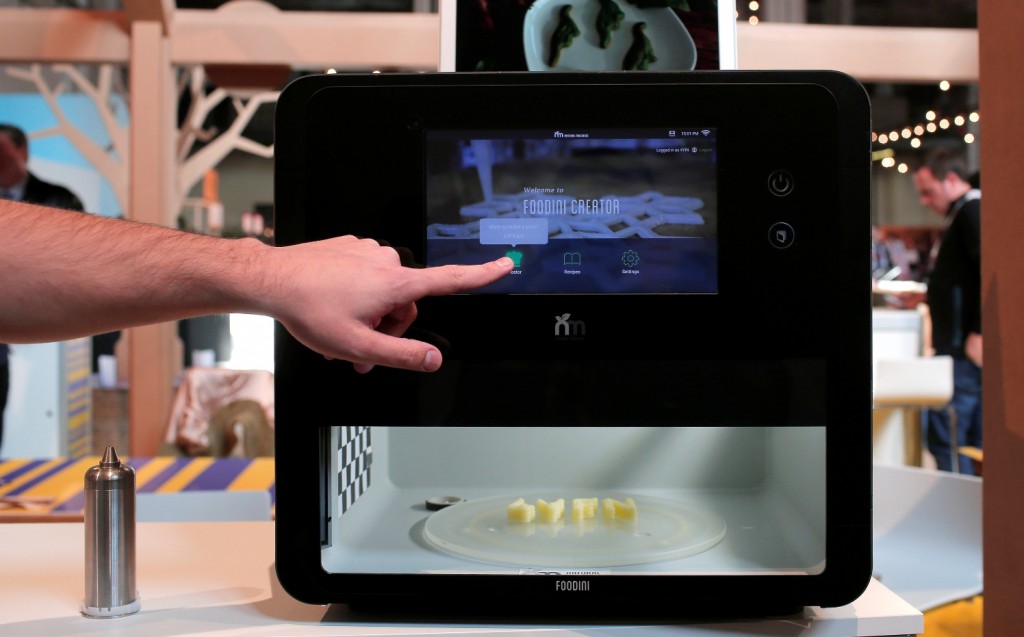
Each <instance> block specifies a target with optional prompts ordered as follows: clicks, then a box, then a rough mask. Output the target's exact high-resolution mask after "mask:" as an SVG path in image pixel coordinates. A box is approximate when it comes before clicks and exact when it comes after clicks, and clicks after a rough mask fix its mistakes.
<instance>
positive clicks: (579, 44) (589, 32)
mask: <svg viewBox="0 0 1024 637" xmlns="http://www.w3.org/2000/svg"><path fill="white" fill-rule="evenodd" d="M567 4H568V5H572V18H573V21H574V22H575V23H576V26H577V27H578V28H579V30H580V34H579V35H578V36H576V38H575V39H574V40H573V42H572V45H571V46H569V47H567V48H565V49H563V50H562V54H561V56H560V59H559V61H558V64H557V65H556V66H554V67H552V66H548V60H549V50H550V46H551V35H552V34H553V33H554V31H555V27H557V26H558V13H559V11H560V10H561V8H562V7H563V6H565V5H567ZM616 4H618V6H619V9H621V10H622V12H623V13H624V14H625V16H624V18H623V20H622V25H621V26H620V27H619V28H618V30H616V31H614V32H613V33H612V38H611V44H610V45H609V46H608V48H607V49H602V48H601V45H600V40H599V36H598V31H597V26H596V23H597V13H598V11H599V9H600V2H598V0H537V2H535V3H533V6H531V7H530V10H529V11H527V12H526V19H525V20H524V21H523V49H524V51H525V53H526V66H527V68H528V69H529V70H531V71H621V70H622V60H623V58H625V56H626V52H627V51H628V50H629V47H630V45H631V44H632V43H633V25H634V24H636V23H637V22H645V23H647V28H646V30H645V33H646V35H647V38H648V39H649V40H650V41H651V45H652V47H653V49H654V55H655V56H656V57H657V60H656V61H655V62H654V63H652V64H651V65H650V67H649V70H651V71H690V70H693V68H694V67H695V66H696V64H697V46H696V45H695V44H694V42H693V38H692V37H691V36H690V32H689V31H687V29H686V26H685V25H684V24H683V23H682V21H681V20H680V19H679V16H678V15H676V14H675V12H674V11H672V9H666V8H659V9H638V8H636V7H635V6H634V5H632V4H630V3H629V2H628V0H617V2H616Z"/></svg>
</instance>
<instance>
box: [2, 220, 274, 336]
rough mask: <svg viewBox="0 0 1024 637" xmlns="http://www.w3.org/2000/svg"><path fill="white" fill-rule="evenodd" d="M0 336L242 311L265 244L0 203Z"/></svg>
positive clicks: (92, 330)
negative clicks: (246, 290)
mask: <svg viewBox="0 0 1024 637" xmlns="http://www.w3.org/2000/svg"><path fill="white" fill-rule="evenodd" d="M0 224H2V226H0V233H2V234H0V342H3V341H6V342H34V341H49V340H58V339H65V338H71V337H74V336H83V335H88V334H96V333H100V332H105V331H109V330H112V329H118V328H121V327H128V326H134V325H141V324H144V323H154V322H161V321H166V320H172V319H177V318H183V317H184V316H198V315H202V314H213V313H223V312H230V311H246V310H249V309H252V308H250V307H247V306H248V305H251V304H252V301H251V300H246V299H245V298H244V295H241V294H239V290H244V289H246V288H250V289H251V291H252V292H254V293H256V292H258V291H257V290H256V289H255V283H256V282H255V281H252V280H248V278H249V277H255V276H258V273H259V272H260V271H261V269H260V268H257V267H253V266H254V265H255V264H254V263H253V261H255V260H258V259H260V258H262V255H264V253H265V252H266V251H268V250H270V248H267V247H266V246H263V245H262V244H260V243H259V242H258V241H255V240H224V239H217V238H212V237H204V236H200V235H194V234H188V233H183V232H178V231H175V230H171V229H169V228H162V227H158V226H149V225H143V224H136V223H132V222H126V221H120V220H113V219H106V218H102V217H95V216H91V215H82V214H81V213H72V212H66V211H61V210H54V209H51V208H44V207H37V206H28V205H25V204H12V203H10V202H6V201H0Z"/></svg>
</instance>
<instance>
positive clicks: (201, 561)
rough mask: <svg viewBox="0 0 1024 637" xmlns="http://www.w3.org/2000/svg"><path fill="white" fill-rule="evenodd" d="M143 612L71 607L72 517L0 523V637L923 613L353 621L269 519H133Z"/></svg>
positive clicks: (616, 629)
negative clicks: (298, 582) (305, 581)
mask: <svg viewBox="0 0 1024 637" xmlns="http://www.w3.org/2000/svg"><path fill="white" fill-rule="evenodd" d="M137 542H138V569H137V576H138V583H139V584H138V585H139V592H140V595H141V598H142V611H141V612H140V613H138V614H136V615H133V616H130V617H124V618H120V619H88V618H85V617H82V616H81V615H79V613H78V606H79V603H80V602H81V598H82V594H83V591H84V583H83V580H84V575H83V569H84V558H83V553H84V548H83V546H84V536H83V526H82V524H79V523H66V524H16V523H11V524H0V546H2V547H3V552H2V556H3V566H2V568H3V577H2V578H0V635H11V636H12V637H14V636H17V637H91V636H107V635H118V636H121V635H124V636H131V637H173V636H177V635H193V636H197V635H205V636H208V637H213V636H216V637H240V636H242V635H245V636H247V637H248V636H252V635H255V636H264V635H265V636H270V635H296V636H305V635H315V636H326V635H331V636H334V637H338V636H349V635H372V636H374V637H377V636H381V635H440V634H444V635H459V636H466V635H495V634H506V635H509V634H522V633H524V632H527V631H528V632H530V634H531V635H543V636H545V637H547V636H583V635H587V636H590V637H595V636H603V635H609V636H612V635H637V636H651V637H668V636H673V635H679V636H682V637H728V636H729V635H737V636H739V635H743V636H746V637H750V636H751V635H784V636H793V637H795V636H798V635H799V636H812V637H849V636H853V635H864V636H870V635H908V634H916V633H919V632H921V631H922V630H923V619H922V616H921V614H920V613H919V612H918V611H916V610H915V609H914V608H913V607H911V606H910V605H909V604H907V603H906V602H904V601H903V600H902V599H900V598H899V597H898V596H896V595H895V594H894V593H892V592H891V591H890V590H889V589H887V588H886V587H885V586H883V585H882V584H880V583H878V582H875V581H872V583H871V585H870V586H869V587H868V590H867V591H866V592H865V594H864V595H863V596H862V597H861V598H860V599H859V600H857V601H856V602H854V603H853V604H850V605H849V606H844V607H842V608H834V609H819V608H807V609H805V611H804V613H803V614H802V615H794V616H791V617H788V618H784V619H776V620H771V621H761V622H753V621H748V622H725V623H717V624H678V625H670V626H666V625H654V624H651V625H638V624H633V625H585V624H580V625H569V624H565V625H551V624H547V625H543V624H517V625H511V624H498V623H494V624H483V623H479V622H466V623H463V622H459V623H458V624H457V625H451V624H448V625H445V624H443V623H429V622H423V621H421V620H417V621H415V622H413V621H410V622H407V623H402V622H398V621H395V622H386V623H382V622H380V621H379V618H375V619H374V620H373V621H370V620H367V619H364V618H360V616H358V615H356V614H353V613H351V612H350V611H349V610H348V609H347V608H345V607H343V606H341V607H336V608H329V607H324V606H311V605H306V604H302V603H300V602H297V601H295V600H293V599H292V598H291V597H289V596H288V595H287V594H286V593H285V592H284V591H283V590H281V587H280V584H278V582H277V577H276V576H275V574H274V568H273V561H274V526H273V523H271V522H212V523H196V522H193V523H148V524H139V525H138V539H137Z"/></svg>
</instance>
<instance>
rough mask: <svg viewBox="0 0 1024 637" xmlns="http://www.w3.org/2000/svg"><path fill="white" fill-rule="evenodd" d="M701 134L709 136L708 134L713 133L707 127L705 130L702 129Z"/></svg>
mask: <svg viewBox="0 0 1024 637" xmlns="http://www.w3.org/2000/svg"><path fill="white" fill-rule="evenodd" d="M700 134H701V135H703V136H704V137H707V136H708V135H710V134H711V131H709V130H708V129H706V128H705V129H704V130H702V131H701V132H700Z"/></svg>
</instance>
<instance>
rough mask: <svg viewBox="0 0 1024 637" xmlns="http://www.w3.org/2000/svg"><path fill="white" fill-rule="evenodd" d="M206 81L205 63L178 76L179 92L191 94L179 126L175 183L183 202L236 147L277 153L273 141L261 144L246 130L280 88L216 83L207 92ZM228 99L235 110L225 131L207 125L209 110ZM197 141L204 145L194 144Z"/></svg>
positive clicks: (261, 153) (268, 155) (266, 154)
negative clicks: (255, 88) (238, 87)
mask: <svg viewBox="0 0 1024 637" xmlns="http://www.w3.org/2000/svg"><path fill="white" fill-rule="evenodd" d="M206 84H207V83H206V73H205V71H204V69H203V67H202V66H194V67H191V68H188V69H184V70H183V71H182V73H181V75H180V78H179V84H178V92H179V95H184V94H185V92H186V91H187V92H188V95H189V97H190V100H189V109H188V113H187V114H186V115H185V118H184V122H183V123H182V125H181V127H180V128H179V130H178V142H177V161H178V175H177V184H176V185H177V195H178V201H179V202H180V203H181V204H184V203H185V202H186V200H187V197H188V193H189V192H190V191H191V190H192V188H193V187H194V186H195V185H196V184H197V183H199V181H200V180H202V179H203V176H204V175H206V173H207V171H209V170H210V169H212V168H214V167H216V166H217V164H219V163H220V162H221V161H222V160H223V159H224V158H225V157H227V156H228V155H229V154H230V153H232V152H233V151H242V152H246V153H251V154H253V155H257V156H259V157H266V158H271V157H273V156H274V146H273V145H272V144H260V143H259V142H256V141H254V140H252V139H249V138H247V137H245V135H244V132H245V128H246V126H248V125H249V122H250V121H252V118H253V116H254V115H255V114H256V111H257V109H259V107H260V106H262V105H263V104H268V103H274V102H276V101H277V97H278V91H262V92H251V91H245V90H228V89H224V88H220V87H217V88H214V89H213V90H212V91H210V92H209V93H207V92H206ZM225 100H230V102H231V105H232V107H233V108H234V112H235V117H234V119H233V120H232V121H231V124H230V125H229V126H228V128H227V129H225V130H223V131H218V130H216V129H214V128H204V123H205V122H206V121H207V118H208V117H209V115H210V113H211V112H212V111H213V110H214V109H215V108H217V106H219V105H220V104H221V103H223V102H224V101H225ZM197 142H198V143H202V145H201V146H199V147H198V148H195V147H196V145H197ZM194 148H195V150H193V149H194Z"/></svg>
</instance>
